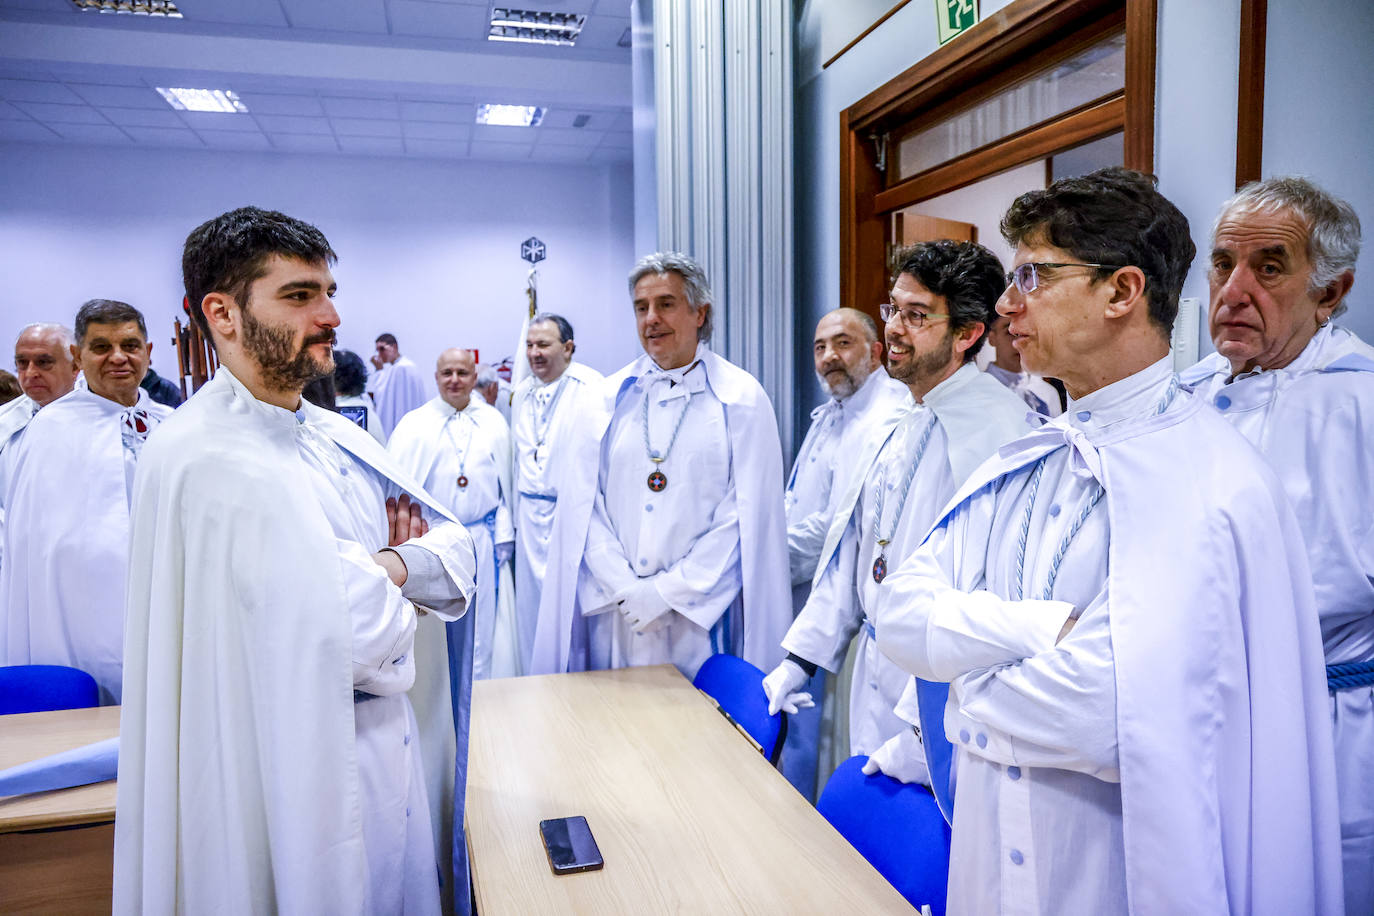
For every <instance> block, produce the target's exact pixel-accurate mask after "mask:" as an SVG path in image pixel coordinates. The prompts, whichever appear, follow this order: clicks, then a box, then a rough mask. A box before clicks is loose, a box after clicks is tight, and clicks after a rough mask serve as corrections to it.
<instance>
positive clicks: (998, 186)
mask: <svg viewBox="0 0 1374 916" xmlns="http://www.w3.org/2000/svg"><path fill="white" fill-rule="evenodd" d="M1044 186H1045V160H1044V159H1037V160H1036V161H1034V162H1028V163H1026V164H1025V165H1021V166H1017V167H1016V168H1014V169H1008V170H1007V171H1005V172H1001V173H999V174H996V175H989V176H988V177H987V178H984V179H983V180H982V181H976V182H974V183H973V184H971V185H968V186H967V187H963V188H959V189H958V190H957V191H950V192H949V193H948V194H941V195H940V196H939V197H932V198H931V199H930V200H923V201H921V202H920V203H919V204H917V205H916V206H914V207H912V208H911V212H913V213H920V214H923V215H925V216H937V217H939V218H940V219H955V220H959V221H960V222H963V223H973V225H975V226H977V227H978V244H980V245H982V246H983V247H985V248H987V249H988V250H989V251H991V252H992V253H993V254H995V255H997V259H998V260H1000V261H1001V262H1002V266H1003V267H1006V268H1008V269H1010V266H1011V260H1012V254H1013V252H1012V250H1011V246H1010V245H1008V244H1007V243H1006V240H1005V239H1003V238H1002V229H1001V225H1002V215H1003V214H1004V213H1006V212H1007V208H1008V207H1010V206H1011V202H1012V201H1013V200H1015V199H1016V198H1017V197H1019V196H1021V195H1022V194H1024V193H1026V192H1027V191H1032V190H1035V189H1037V188H1043V187H1044Z"/></svg>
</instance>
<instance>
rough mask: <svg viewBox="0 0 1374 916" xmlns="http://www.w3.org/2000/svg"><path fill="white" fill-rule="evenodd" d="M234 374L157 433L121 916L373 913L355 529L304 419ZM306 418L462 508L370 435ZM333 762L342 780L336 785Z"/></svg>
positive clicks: (457, 573)
mask: <svg viewBox="0 0 1374 916" xmlns="http://www.w3.org/2000/svg"><path fill="white" fill-rule="evenodd" d="M223 375H225V373H221V374H220V375H217V376H216V378H214V379H213V380H212V381H210V382H209V383H208V384H207V385H206V386H205V387H203V388H202V389H201V390H200V391H199V392H197V393H196V395H195V396H194V397H192V398H191V399H190V400H189V401H188V402H187V403H186V404H185V405H184V406H183V407H181V408H180V409H178V410H177V412H176V414H175V415H174V416H173V417H171V418H170V419H169V420H168V421H167V422H166V423H165V424H163V426H162V427H161V428H160V429H159V430H158V431H157V435H155V436H153V437H151V438H150V440H149V443H148V446H147V447H146V448H145V449H144V452H143V455H142V457H141V458H140V462H139V468H138V475H137V478H136V480H135V487H134V510H133V517H132V531H131V541H130V561H129V572H130V575H129V586H128V608H129V611H128V621H127V628H126V633H125V637H126V642H125V645H126V647H127V656H126V660H127V665H126V671H127V677H126V678H125V683H124V687H125V693H124V709H123V714H122V718H121V723H120V740H121V754H120V761H119V793H118V806H117V817H116V830H115V886H114V911H115V912H116V913H171V912H189V913H205V912H224V913H265V912H282V913H338V914H346V913H361V912H363V909H364V907H365V892H366V887H365V885H366V881H367V875H368V864H367V858H366V853H365V850H364V848H363V836H362V825H361V809H360V789H359V784H358V780H359V771H358V757H357V751H356V747H355V719H354V696H353V670H352V635H351V631H350V622H349V618H348V615H347V614H346V613H343V612H342V609H343V608H344V607H345V606H346V598H345V593H344V586H343V580H342V576H341V571H340V561H339V556H338V551H337V548H336V546H335V544H336V541H335V537H334V534H333V530H332V529H331V527H330V525H329V522H328V521H327V519H326V518H325V515H324V513H323V511H322V510H321V507H320V505H319V503H318V502H317V500H316V499H315V498H314V496H313V490H312V487H311V485H310V482H309V479H308V477H307V473H308V472H307V471H306V469H305V465H304V463H303V461H302V459H301V457H300V455H299V451H298V448H297V445H296V441H295V430H294V425H295V420H294V418H293V417H291V415H289V414H287V415H285V418H284V420H283V422H281V423H278V424H275V425H274V424H271V423H264V422H263V421H262V417H261V414H260V413H255V412H254V411H253V410H252V409H251V407H250V405H248V404H246V403H245V402H244V400H243V397H242V396H241V395H240V394H238V393H236V391H235V389H234V387H233V386H232V385H231V384H230V383H229V380H228V379H227V378H225V377H221V376H223ZM301 410H304V411H305V412H306V413H307V414H308V415H309V416H310V419H311V422H312V423H314V424H316V425H317V426H318V427H319V428H322V429H324V430H325V431H326V432H327V433H328V435H329V436H330V437H331V438H332V439H334V441H335V442H336V443H337V444H338V445H339V446H340V447H341V448H343V449H345V450H346V451H347V452H349V453H350V454H351V455H353V456H354V457H355V458H357V459H358V460H360V461H362V462H363V463H365V464H367V465H369V466H370V467H372V468H373V469H374V470H376V471H377V472H378V473H380V474H382V475H383V476H385V477H386V478H389V479H390V480H391V481H392V482H393V483H394V484H396V485H397V486H398V487H399V488H400V489H401V490H403V491H405V492H407V493H410V494H411V495H412V496H414V497H415V498H417V499H418V500H420V501H421V502H422V503H424V504H425V505H426V506H427V507H428V508H429V509H430V510H432V511H433V512H434V513H435V514H436V515H439V516H445V515H446V513H445V511H444V509H443V508H442V507H441V506H439V505H438V504H437V503H436V502H435V501H434V500H433V499H432V498H431V497H429V496H428V494H426V493H425V492H424V490H423V488H421V487H420V486H419V484H418V482H416V481H414V480H413V479H411V478H410V476H409V475H408V474H406V473H404V472H403V471H402V470H401V469H400V468H399V467H397V466H396V465H395V463H394V462H393V461H391V460H390V458H389V457H388V456H387V454H386V453H385V451H383V450H382V448H381V447H380V446H379V445H378V444H377V442H376V440H374V439H373V438H372V437H371V436H369V435H368V434H367V433H366V432H364V431H363V430H362V429H360V428H358V427H357V426H355V425H353V424H352V423H350V422H349V421H348V420H346V419H344V418H343V417H340V416H338V415H337V414H333V413H330V412H328V411H324V410H321V409H320V408H317V407H314V406H313V405H310V404H308V403H306V402H302V405H301ZM445 567H446V569H447V571H448V572H449V574H450V576H453V577H465V576H466V575H467V574H468V573H469V571H466V570H463V569H457V568H449V567H448V561H447V559H445ZM455 581H459V579H458V578H455ZM462 623H463V622H462V621H460V622H458V623H455V624H451V625H450V636H451V637H452V633H453V630H452V628H453V627H458V626H461V625H462ZM460 670H461V667H460ZM456 692H458V693H461V697H462V698H466V696H467V694H466V692H461V691H456ZM461 714H462V715H463V716H464V717H465V716H466V707H465V706H464V707H463V708H462V709H461ZM456 717H457V716H456V715H455V718H456ZM465 737H466V736H465V735H464V736H462V737H460V739H459V750H460V754H459V757H458V763H457V767H458V771H459V773H458V777H459V779H460V780H461V779H462V778H463V776H464V774H465V764H466V756H465V753H463V751H464V750H465V747H466V742H465V740H464V739H465ZM322 774H327V778H328V780H329V781H330V782H331V783H332V784H333V785H335V786H338V787H339V789H338V791H327V792H326V791H321V789H320V782H321V779H322V778H325V777H322ZM456 804H457V806H458V807H459V808H460V809H461V804H462V801H461V794H460V795H459V797H458V799H457V801H456ZM455 816H456V818H457V820H456V824H455V831H457V829H458V826H459V825H461V823H462V815H461V810H459V811H458V812H457V813H456V815H455ZM461 845H462V844H461V841H459V842H457V843H455V852H456V851H457V849H458V847H459V846H461ZM460 866H461V868H462V872H461V874H462V875H463V876H464V877H465V876H466V862H465V861H464V862H462V863H456V864H455V868H458V867H460ZM460 890H462V891H466V887H464V888H462V889H460ZM461 898H466V893H463V894H462V895H461ZM460 909H462V908H460Z"/></svg>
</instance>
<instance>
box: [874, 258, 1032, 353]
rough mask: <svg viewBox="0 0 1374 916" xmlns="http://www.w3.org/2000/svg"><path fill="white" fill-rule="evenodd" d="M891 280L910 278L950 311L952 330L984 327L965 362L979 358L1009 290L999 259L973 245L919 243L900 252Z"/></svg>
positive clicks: (967, 351) (966, 351) (895, 260)
mask: <svg viewBox="0 0 1374 916" xmlns="http://www.w3.org/2000/svg"><path fill="white" fill-rule="evenodd" d="M893 261H894V265H895V266H894V268H893V271H892V280H893V282H894V283H895V282H896V280H897V278H898V277H900V276H901V275H902V274H910V275H911V276H912V277H914V278H915V279H917V280H919V281H920V283H921V285H922V286H924V287H925V288H926V289H928V290H930V291H931V292H932V293H934V294H935V295H937V296H944V298H945V303H946V305H947V307H948V308H949V330H950V332H951V333H953V332H955V331H965V330H967V329H969V328H970V327H972V326H973V325H975V324H978V323H982V325H983V333H982V334H981V335H980V336H979V337H978V340H977V341H975V342H974V344H973V346H971V347H969V348H968V349H967V350H965V351H964V362H969V361H971V360H972V359H973V357H974V356H975V355H977V353H978V351H979V350H980V349H981V348H982V346H983V341H984V340H986V339H987V336H988V329H989V328H991V327H992V323H993V322H994V321H996V320H997V309H996V308H995V306H996V305H997V300H998V299H999V298H1001V296H1002V291H1003V290H1005V289H1006V288H1007V277H1006V274H1005V273H1003V272H1002V262H1001V261H999V260H997V255H995V254H993V253H992V252H991V251H988V250H987V249H986V248H984V247H983V246H982V245H978V244H975V243H973V242H955V241H951V240H950V239H941V240H940V241H938V242H919V243H917V244H915V245H912V246H910V247H909V248H902V249H900V250H898V252H897V254H896V256H895V257H894V258H893Z"/></svg>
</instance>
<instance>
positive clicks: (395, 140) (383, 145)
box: [339, 137, 405, 156]
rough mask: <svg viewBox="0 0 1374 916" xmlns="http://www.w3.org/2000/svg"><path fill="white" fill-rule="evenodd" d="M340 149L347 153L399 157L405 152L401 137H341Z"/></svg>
mask: <svg viewBox="0 0 1374 916" xmlns="http://www.w3.org/2000/svg"><path fill="white" fill-rule="evenodd" d="M339 149H341V150H343V151H344V152H345V153H365V154H367V155H377V156H388V155H396V156H399V155H401V154H403V153H404V152H405V147H404V146H402V145H401V138H400V137H340V138H339Z"/></svg>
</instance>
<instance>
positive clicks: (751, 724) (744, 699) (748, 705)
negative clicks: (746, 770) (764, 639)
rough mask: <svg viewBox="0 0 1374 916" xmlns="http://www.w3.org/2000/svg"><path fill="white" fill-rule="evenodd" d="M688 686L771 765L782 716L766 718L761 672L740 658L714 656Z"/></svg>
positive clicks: (779, 744)
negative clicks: (713, 705) (743, 734)
mask: <svg viewBox="0 0 1374 916" xmlns="http://www.w3.org/2000/svg"><path fill="white" fill-rule="evenodd" d="M692 685H693V686H695V687H696V688H697V689H698V690H701V691H703V692H704V693H706V694H707V695H709V696H710V697H711V699H713V700H715V701H716V702H717V703H718V704H720V708H721V709H723V710H725V712H726V714H728V715H729V716H730V718H731V719H734V720H735V721H736V722H737V723H739V726H740V728H742V729H744V730H745V731H746V732H748V733H749V737H751V738H753V739H754V740H755V741H757V742H758V744H759V746H760V747H762V748H763V755H764V756H765V757H767V758H768V759H769V760H770V761H772V762H773V763H774V764H776V763H777V762H778V754H779V753H780V752H781V751H782V742H783V734H784V733H783V717H782V713H776V714H774V715H771V716H770V715H769V714H768V695H767V694H765V693H764V692H763V672H762V671H760V670H759V669H758V668H755V667H754V666H753V665H751V664H749V663H748V662H746V661H745V660H744V659H742V658H736V657H735V656H733V655H724V654H717V655H712V656H711V657H710V658H708V659H706V661H705V663H704V664H703V665H702V666H701V668H700V669H698V670H697V676H696V677H695V678H693V679H692Z"/></svg>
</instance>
